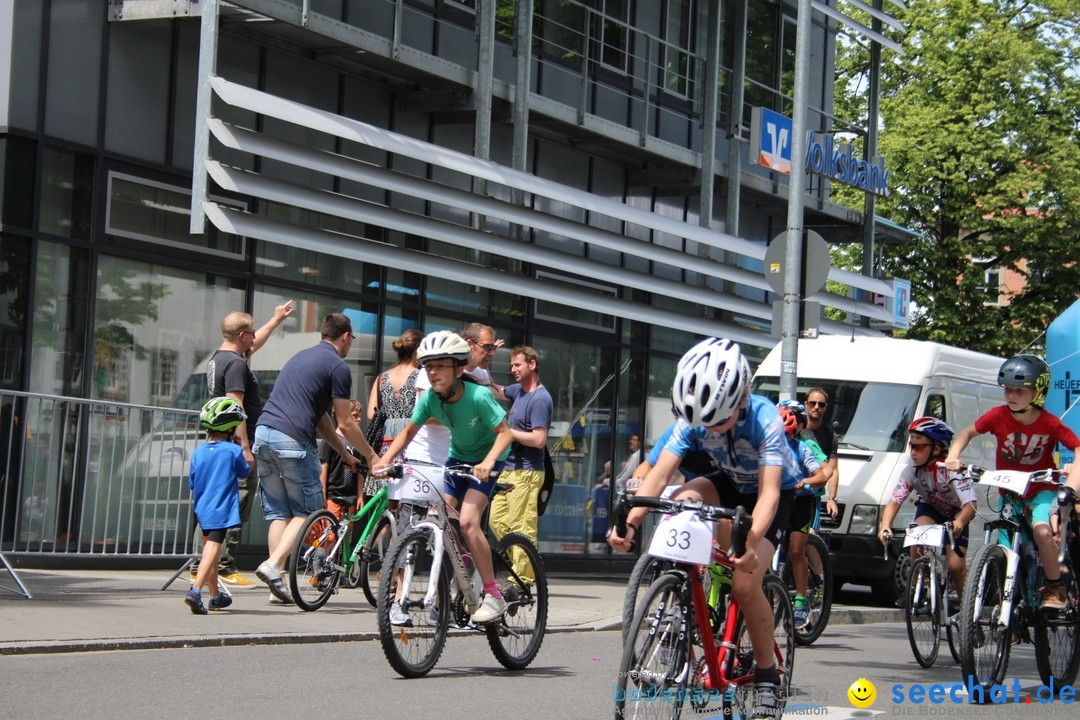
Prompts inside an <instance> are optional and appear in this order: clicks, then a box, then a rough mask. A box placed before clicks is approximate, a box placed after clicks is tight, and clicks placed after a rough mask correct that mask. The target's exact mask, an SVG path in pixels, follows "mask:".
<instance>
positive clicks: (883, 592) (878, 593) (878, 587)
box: [870, 552, 911, 606]
mask: <svg viewBox="0 0 1080 720" xmlns="http://www.w3.org/2000/svg"><path fill="white" fill-rule="evenodd" d="M889 564H890V567H889V574H888V575H886V576H885V577H883V578H881V579H880V580H875V581H874V582H873V583H871V584H870V587H871V589H872V590H873V591H874V596H875V597H876V598H877V600H878V601H879V602H880V603H881V604H883V605H889V606H892V605H896V603H897V601H898V600H900V599H901V598H903V597H904V593H905V590H906V588H907V583H908V575H910V574H911V556H910V555H908V554H907V553H906V552H904V553H901V554H900V555H899V556H898V557H896V558H892V559H890V560H889Z"/></svg>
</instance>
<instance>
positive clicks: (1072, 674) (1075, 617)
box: [1035, 558, 1080, 687]
mask: <svg viewBox="0 0 1080 720" xmlns="http://www.w3.org/2000/svg"><path fill="white" fill-rule="evenodd" d="M1061 578H1062V580H1064V581H1065V583H1066V585H1065V587H1066V595H1067V598H1066V601H1065V602H1066V604H1065V608H1064V609H1063V610H1042V609H1040V610H1039V611H1038V613H1037V618H1036V621H1035V664H1036V666H1038V668H1039V677H1040V678H1041V679H1042V681H1043V684H1044V685H1047V686H1050V685H1051V683H1053V687H1062V686H1063V685H1072V684H1073V681H1074V680H1075V679H1076V674H1077V670H1080V634H1078V629H1080V608H1078V607H1077V602H1078V600H1077V582H1076V573H1075V572H1073V568H1072V561H1071V560H1070V559H1069V558H1066V559H1065V562H1063V563H1062V564H1061Z"/></svg>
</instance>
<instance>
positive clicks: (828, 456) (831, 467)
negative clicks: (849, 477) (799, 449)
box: [801, 387, 840, 516]
mask: <svg viewBox="0 0 1080 720" xmlns="http://www.w3.org/2000/svg"><path fill="white" fill-rule="evenodd" d="M803 405H805V406H806V427H805V428H804V429H803V431H802V434H801V436H802V437H803V438H804V439H807V440H813V441H814V442H816V443H817V444H818V447H820V448H821V450H822V452H824V453H825V462H824V463H822V466H823V467H825V475H826V477H828V478H829V480H828V482H826V483H825V496H824V497H823V498H821V502H822V503H824V507H825V509H826V512H828V513H829V514H830V515H833V516H835V515H836V512H837V507H836V491H837V488H838V487H839V486H840V468H839V466H838V463H837V459H836V450H837V448H838V447H839V446H838V444H837V441H836V433H835V432H833V429H832V428H831V427H829V424H828V423H827V422H825V411H826V410H827V409H828V407H829V394H828V393H827V392H825V388H820V387H816V388H811V389H810V390H809V391H807V393H806V401H805V402H804V403H803Z"/></svg>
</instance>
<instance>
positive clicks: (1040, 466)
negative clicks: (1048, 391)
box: [975, 405, 1080, 499]
mask: <svg viewBox="0 0 1080 720" xmlns="http://www.w3.org/2000/svg"><path fill="white" fill-rule="evenodd" d="M975 430H976V431H978V432H979V433H980V434H981V433H990V434H992V435H993V436H994V437H995V438H997V447H998V453H997V469H998V470H1020V471H1023V472H1035V471H1036V470H1048V469H1050V468H1053V467H1055V465H1054V450H1055V448H1057V445H1058V443H1061V444H1062V445H1064V446H1065V447H1066V448H1067V449H1069V450H1073V449H1075V448H1077V447H1080V440H1078V439H1077V437H1076V433H1074V432H1073V431H1072V430H1070V429H1069V428H1068V427H1067V426H1066V425H1064V424H1063V423H1062V422H1061V420H1060V419H1059V418H1058V417H1057V415H1054V414H1053V413H1049V412H1047V411H1045V410H1042V411H1040V412H1039V415H1038V417H1037V418H1035V422H1033V423H1031V424H1030V425H1021V424H1020V423H1018V422H1017V421H1016V419H1015V418H1014V417H1013V414H1012V412H1011V411H1010V410H1009V407H1008V406H1007V405H999V406H997V407H995V408H993V409H992V410H990V411H989V412H987V413H986V414H984V415H983V416H982V417H980V418H979V419H978V420H976V421H975ZM1055 487H1056V486H1055V485H1051V484H1047V483H1034V484H1032V485H1031V486H1030V487H1029V488H1028V491H1027V492H1026V493H1025V494H1024V499H1028V498H1031V497H1033V496H1034V495H1035V493H1037V492H1039V491H1040V490H1052V489H1054V488H1055Z"/></svg>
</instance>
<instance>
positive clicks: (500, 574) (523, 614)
mask: <svg viewBox="0 0 1080 720" xmlns="http://www.w3.org/2000/svg"><path fill="white" fill-rule="evenodd" d="M492 560H493V561H494V566H495V582H497V583H498V584H499V589H500V590H501V591H502V594H503V598H505V599H506V612H505V613H504V614H503V616H502V618H501V619H500V620H499V621H498V622H494V623H488V624H487V625H486V626H485V628H484V629H485V632H486V633H487V639H488V645H490V646H491V652H492V653H494V655H495V659H496V660H498V661H499V663H501V664H502V666H503V667H504V668H506V669H507V670H523V669H525V668H526V667H528V666H529V663H531V662H532V661H533V659H534V658H535V657H536V654H537V653H538V652H540V646H541V645H542V644H543V642H544V631H545V629H546V628H547V611H548V590H547V574H546V573H545V572H544V564H543V562H541V560H540V553H539V552H537V550H536V546H535V545H533V544H532V541H531V540H529V538H528V537H526V536H525V535H522V534H521V533H510V534H509V535H507V536H505V537H504V538H503V539H502V540H501V541H500V542H499V545H498V547H497V548H496V549H495V550H494V552H493V553H492Z"/></svg>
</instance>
